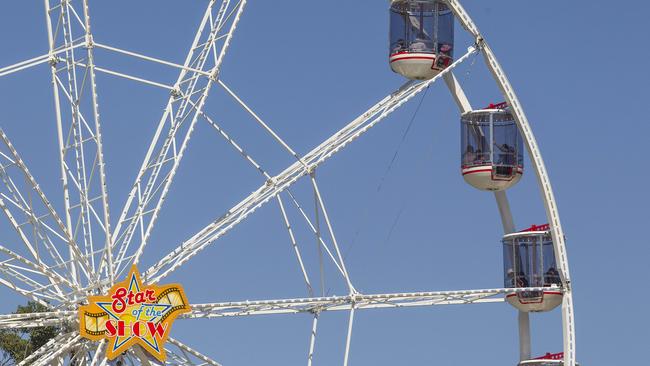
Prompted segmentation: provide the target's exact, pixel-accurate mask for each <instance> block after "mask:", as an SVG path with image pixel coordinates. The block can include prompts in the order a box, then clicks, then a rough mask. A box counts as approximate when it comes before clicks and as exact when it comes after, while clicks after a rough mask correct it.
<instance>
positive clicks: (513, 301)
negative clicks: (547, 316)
mask: <svg viewBox="0 0 650 366" xmlns="http://www.w3.org/2000/svg"><path fill="white" fill-rule="evenodd" d="M506 301H507V302H508V303H509V304H510V305H512V306H514V307H515V308H517V309H519V310H520V311H523V312H525V313H529V312H544V311H551V310H553V309H555V308H556V307H558V306H559V305H560V304H562V292H560V291H543V292H542V294H541V296H538V297H532V298H531V297H529V298H526V297H525V296H522V295H521V293H519V294H517V293H511V294H507V295H506Z"/></svg>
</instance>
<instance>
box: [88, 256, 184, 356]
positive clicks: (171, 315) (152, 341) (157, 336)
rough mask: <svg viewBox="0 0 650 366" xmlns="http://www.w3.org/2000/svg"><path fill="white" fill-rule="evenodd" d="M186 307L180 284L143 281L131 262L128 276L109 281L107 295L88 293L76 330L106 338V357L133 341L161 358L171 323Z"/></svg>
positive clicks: (118, 351) (130, 344)
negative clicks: (109, 286) (86, 303)
mask: <svg viewBox="0 0 650 366" xmlns="http://www.w3.org/2000/svg"><path fill="white" fill-rule="evenodd" d="M189 311H190V305H189V303H188V301H187V298H186V297H185V292H184V291H183V288H182V287H181V286H180V285H176V284H172V285H165V286H156V285H143V284H142V282H141V281H140V274H139V272H138V269H137V268H136V266H133V267H131V271H130V272H129V275H128V277H127V278H126V279H125V280H124V281H122V282H119V283H116V284H115V285H113V287H111V289H110V290H109V291H108V295H106V296H90V297H89V298H88V305H84V306H81V307H79V328H80V329H79V331H80V333H81V336H82V337H84V338H87V339H90V340H93V341H101V340H103V339H106V340H107V341H108V347H107V349H106V357H107V358H108V359H109V360H112V359H114V358H116V357H117V356H119V355H121V354H122V353H123V352H124V351H126V350H128V349H129V348H131V347H133V346H134V345H136V344H137V345H140V346H141V347H142V348H143V349H144V350H145V351H147V352H148V353H149V354H151V355H152V356H153V357H155V358H156V359H157V360H159V361H161V362H164V361H165V358H166V355H165V342H166V341H167V338H168V337H169V332H170V330H171V327H172V323H173V322H174V320H175V319H176V317H178V316H179V315H180V314H182V313H187V312H189Z"/></svg>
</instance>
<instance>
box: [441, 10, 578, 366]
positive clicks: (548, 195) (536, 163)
mask: <svg viewBox="0 0 650 366" xmlns="http://www.w3.org/2000/svg"><path fill="white" fill-rule="evenodd" d="M446 1H447V3H448V4H449V6H450V8H451V9H452V11H453V12H454V14H455V15H456V18H457V19H458V20H459V21H460V23H461V24H462V26H463V27H464V28H465V29H466V30H467V31H468V32H470V34H472V35H473V36H474V38H475V40H476V44H477V46H479V47H480V49H481V52H482V54H483V56H484V58H485V60H486V64H487V66H488V68H489V70H490V71H491V72H492V75H493V76H494V79H495V81H496V82H497V84H498V85H499V87H500V89H501V92H502V94H503V96H504V97H505V99H506V102H508V106H509V107H510V109H511V112H512V114H513V116H514V117H515V122H516V123H517V127H518V128H519V131H520V132H521V134H522V136H523V138H524V142H525V144H526V148H527V151H528V156H530V159H531V162H532V167H533V170H534V171H535V173H536V175H537V181H538V185H539V187H540V190H541V193H542V199H543V202H544V207H545V209H546V217H547V219H548V222H549V224H550V226H551V235H552V237H553V247H554V249H555V256H556V262H557V263H558V265H559V272H560V277H561V279H562V284H563V286H564V288H565V293H564V297H563V301H562V328H563V338H564V357H565V364H566V365H568V366H574V365H575V362H576V352H575V324H574V316H573V297H572V295H571V277H570V273H569V262H568V259H567V253H566V245H565V241H564V232H563V230H562V224H561V222H560V215H559V213H558V209H557V204H556V202H555V196H554V195H553V189H552V188H551V182H550V179H549V177H548V173H547V171H546V167H545V165H544V160H543V159H542V155H541V153H540V150H539V147H538V146H537V141H536V140H535V137H534V136H533V133H532V130H531V128H530V124H529V123H528V118H527V117H526V114H525V113H524V110H523V108H522V106H521V103H520V102H519V99H518V98H517V95H516V94H515V92H514V90H513V88H512V86H511V85H510V81H509V80H508V78H507V77H506V74H505V72H504V71H503V69H502V68H501V65H500V64H499V62H498V61H497V59H496V56H495V55H494V52H492V49H491V48H490V46H489V45H488V43H487V42H486V40H485V38H484V37H483V35H482V34H481V33H480V32H479V30H478V28H477V26H476V24H474V22H473V21H472V19H471V18H470V16H469V14H468V13H467V12H466V11H465V9H464V8H463V6H462V5H461V4H460V1H458V0H446Z"/></svg>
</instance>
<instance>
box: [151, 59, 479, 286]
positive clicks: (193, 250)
mask: <svg viewBox="0 0 650 366" xmlns="http://www.w3.org/2000/svg"><path fill="white" fill-rule="evenodd" d="M474 52H475V49H474V48H473V47H470V48H469V49H468V52H467V53H466V54H465V55H464V56H462V57H460V58H459V59H458V60H456V61H455V62H454V63H453V64H452V65H450V66H449V67H448V68H447V69H445V70H444V71H443V72H441V73H440V74H438V75H437V76H436V77H434V78H433V79H431V80H428V81H425V82H419V83H418V82H407V83H406V84H405V85H403V86H402V88H400V89H399V90H397V91H396V92H394V93H392V94H391V95H389V96H387V97H385V98H384V99H382V100H381V101H380V102H379V103H377V104H375V105H374V106H373V107H372V108H370V109H369V110H368V111H366V112H365V113H363V114H362V115H361V116H359V117H358V118H356V119H355V120H353V121H352V122H351V123H349V124H348V125H347V126H345V127H344V128H343V129H341V130H340V131H338V132H337V133H335V134H334V135H333V136H332V137H330V138H329V139H327V140H326V141H324V142H323V143H322V144H320V145H319V146H318V147H316V148H315V149H313V150H312V151H311V152H310V153H308V154H306V155H304V156H303V161H304V162H305V163H306V164H307V166H308V167H309V169H307V168H305V167H304V166H303V164H302V163H301V162H295V163H294V164H292V165H291V166H289V167H288V168H287V169H285V170H284V171H283V172H282V173H280V174H279V175H277V176H275V177H274V178H273V179H272V180H271V181H270V182H269V183H270V184H264V185H263V186H262V187H260V188H259V189H257V190H256V191H254V192H253V193H251V195H249V196H248V197H246V198H245V199H244V200H242V201H241V202H240V203H239V204H237V205H236V206H234V207H233V208H231V209H230V210H228V211H227V213H226V214H224V215H223V216H221V217H220V218H218V219H217V220H215V221H214V222H212V223H211V224H210V225H208V226H206V227H205V228H204V229H203V230H201V231H200V232H198V233H197V234H196V235H194V236H193V237H192V238H190V239H188V240H187V241H185V242H184V243H182V244H181V245H180V246H179V247H178V248H176V249H174V250H173V251H172V252H171V253H169V254H168V255H166V256H165V257H163V258H162V259H161V260H160V261H159V262H158V263H156V264H155V265H153V266H152V267H150V268H149V269H148V270H147V271H146V272H145V273H144V274H143V276H144V277H145V278H146V279H147V281H149V282H158V281H159V280H160V279H162V278H164V277H166V276H167V275H168V274H169V273H171V272H172V271H174V270H176V269H177V268H178V267H179V266H181V265H182V264H183V263H185V262H186V261H188V260H189V259H190V258H191V257H193V256H194V255H196V254H197V253H198V252H200V251H201V250H203V249H204V248H205V247H207V246H208V245H210V244H211V243H213V242H214V241H215V240H216V239H218V238H219V237H221V236H222V235H224V234H225V233H226V232H228V231H229V230H230V229H232V228H233V227H235V226H236V225H237V224H239V223H240V222H241V221H242V220H244V219H245V218H246V217H247V216H248V215H250V214H251V213H253V212H254V211H256V210H257V209H258V208H259V207H261V206H262V205H264V204H265V203H267V202H268V201H269V200H271V199H273V198H274V197H275V196H276V195H277V194H279V193H280V192H282V191H283V190H285V189H287V188H289V187H290V186H291V185H292V184H294V183H295V182H296V181H297V180H298V179H300V178H301V177H304V176H305V175H308V174H309V173H311V171H313V169H315V168H316V167H317V166H319V165H320V164H322V163H323V162H324V161H326V160H327V159H329V158H330V157H332V156H333V155H334V154H336V153H337V152H339V151H340V150H341V149H343V148H344V147H346V146H347V145H348V144H350V143H351V142H353V141H354V140H356V139H357V138H359V137H360V136H361V135H363V134H364V133H366V132H367V131H368V130H370V129H371V128H372V127H374V126H375V125H377V124H378V123H379V122H381V121H382V120H383V119H385V118H386V117H387V116H388V115H390V114H391V113H392V112H393V111H395V110H396V109H398V108H399V107H401V106H402V105H403V104H404V103H406V102H408V101H409V100H410V99H411V98H413V97H414V96H415V95H417V94H418V93H420V92H421V91H423V90H425V89H426V88H427V87H428V86H429V85H431V84H432V83H434V82H436V81H437V80H439V79H440V78H442V77H443V76H444V75H445V74H446V73H448V72H451V71H452V70H453V69H454V68H455V67H456V66H457V65H458V64H460V63H462V62H463V61H465V60H466V59H467V58H468V57H469V56H470V55H472V54H473V53H474Z"/></svg>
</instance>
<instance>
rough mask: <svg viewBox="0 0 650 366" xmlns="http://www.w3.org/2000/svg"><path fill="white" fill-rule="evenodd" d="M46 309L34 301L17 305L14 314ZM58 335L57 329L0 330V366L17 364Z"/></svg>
mask: <svg viewBox="0 0 650 366" xmlns="http://www.w3.org/2000/svg"><path fill="white" fill-rule="evenodd" d="M47 310H48V308H47V307H45V306H43V305H41V304H39V303H37V302H34V301H30V302H28V303H27V305H19V306H18V309H17V310H16V311H15V312H14V314H25V313H40V312H44V311H47ZM58 333H59V328H58V327H36V328H18V329H2V330H0V366H10V365H14V364H18V363H19V362H20V361H22V360H24V359H25V358H26V357H27V356H29V355H30V354H32V352H34V351H36V350H37V349H39V348H40V347H41V346H43V345H44V344H45V343H47V342H48V341H49V340H50V339H52V338H54V337H55V336H56V335H57V334H58Z"/></svg>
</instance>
